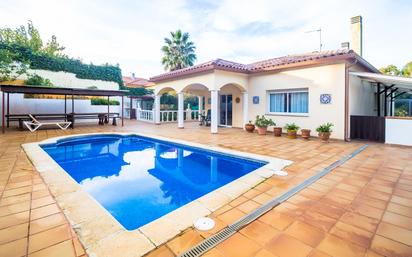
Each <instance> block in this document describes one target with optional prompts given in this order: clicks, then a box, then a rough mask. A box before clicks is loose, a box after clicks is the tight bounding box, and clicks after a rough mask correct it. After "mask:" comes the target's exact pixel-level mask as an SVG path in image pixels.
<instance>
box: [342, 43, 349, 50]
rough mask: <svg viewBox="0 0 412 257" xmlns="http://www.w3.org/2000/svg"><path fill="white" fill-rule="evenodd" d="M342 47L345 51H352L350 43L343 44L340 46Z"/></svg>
mask: <svg viewBox="0 0 412 257" xmlns="http://www.w3.org/2000/svg"><path fill="white" fill-rule="evenodd" d="M340 47H341V48H343V49H347V50H349V49H350V43H349V42H342V43H341V44H340Z"/></svg>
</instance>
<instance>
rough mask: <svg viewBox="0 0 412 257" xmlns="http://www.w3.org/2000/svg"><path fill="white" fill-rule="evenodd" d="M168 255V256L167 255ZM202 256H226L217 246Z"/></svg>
mask: <svg viewBox="0 0 412 257" xmlns="http://www.w3.org/2000/svg"><path fill="white" fill-rule="evenodd" d="M165 257H166V256H165ZM202 257H225V256H224V255H223V254H222V253H221V252H220V251H219V250H216V248H212V249H211V250H209V251H208V252H206V253H205V254H204V255H202Z"/></svg>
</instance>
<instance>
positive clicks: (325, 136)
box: [318, 132, 330, 142]
mask: <svg viewBox="0 0 412 257" xmlns="http://www.w3.org/2000/svg"><path fill="white" fill-rule="evenodd" d="M318 135H319V138H320V139H322V141H324V142H329V138H330V132H319V134H318Z"/></svg>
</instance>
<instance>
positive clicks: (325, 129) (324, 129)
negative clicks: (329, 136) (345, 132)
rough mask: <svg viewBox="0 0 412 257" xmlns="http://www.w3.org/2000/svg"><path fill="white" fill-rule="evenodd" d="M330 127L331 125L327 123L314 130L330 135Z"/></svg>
mask: <svg viewBox="0 0 412 257" xmlns="http://www.w3.org/2000/svg"><path fill="white" fill-rule="evenodd" d="M332 127H333V124H332V123H330V122H328V123H324V124H322V125H320V126H319V127H317V128H316V131H317V132H322V133H331V132H332Z"/></svg>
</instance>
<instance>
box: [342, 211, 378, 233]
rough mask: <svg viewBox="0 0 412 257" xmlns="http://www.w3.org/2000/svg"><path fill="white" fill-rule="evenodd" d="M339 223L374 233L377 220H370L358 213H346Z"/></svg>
mask: <svg viewBox="0 0 412 257" xmlns="http://www.w3.org/2000/svg"><path fill="white" fill-rule="evenodd" d="M340 221H343V222H345V223H346V224H350V225H354V226H357V227H359V228H362V229H364V230H367V231H369V232H375V230H376V228H377V226H378V223H379V220H377V219H374V218H370V217H367V216H364V215H361V214H359V213H354V212H347V213H345V214H343V215H342V217H341V218H340Z"/></svg>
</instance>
